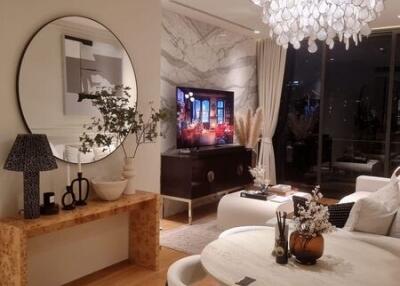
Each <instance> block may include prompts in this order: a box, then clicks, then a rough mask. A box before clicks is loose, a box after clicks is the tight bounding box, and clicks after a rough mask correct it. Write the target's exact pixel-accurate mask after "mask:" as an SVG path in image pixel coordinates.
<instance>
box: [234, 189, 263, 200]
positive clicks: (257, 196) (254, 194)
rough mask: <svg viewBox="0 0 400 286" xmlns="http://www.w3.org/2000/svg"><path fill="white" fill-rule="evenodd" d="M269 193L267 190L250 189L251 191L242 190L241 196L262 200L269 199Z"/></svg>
mask: <svg viewBox="0 0 400 286" xmlns="http://www.w3.org/2000/svg"><path fill="white" fill-rule="evenodd" d="M268 195H269V194H268V192H265V191H253V190H249V191H242V192H240V196H241V197H242V198H248V199H256V200H262V201H266V200H268Z"/></svg>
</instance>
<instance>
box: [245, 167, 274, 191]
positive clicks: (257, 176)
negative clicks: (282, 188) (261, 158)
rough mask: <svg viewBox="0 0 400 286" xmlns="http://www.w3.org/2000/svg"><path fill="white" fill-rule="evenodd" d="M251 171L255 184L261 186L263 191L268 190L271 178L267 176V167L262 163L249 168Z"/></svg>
mask: <svg viewBox="0 0 400 286" xmlns="http://www.w3.org/2000/svg"><path fill="white" fill-rule="evenodd" d="M249 171H250V174H251V176H252V177H253V178H254V185H255V186H256V187H259V188H261V191H263V192H266V191H267V187H268V185H269V183H270V180H268V179H267V178H266V177H265V176H266V172H265V169H264V168H263V167H262V166H261V165H257V166H256V167H254V168H249Z"/></svg>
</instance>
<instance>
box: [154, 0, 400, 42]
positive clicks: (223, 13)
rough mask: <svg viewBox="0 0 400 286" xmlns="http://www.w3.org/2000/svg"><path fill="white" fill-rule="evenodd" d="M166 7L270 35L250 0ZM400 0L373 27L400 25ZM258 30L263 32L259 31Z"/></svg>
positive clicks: (203, 0)
mask: <svg viewBox="0 0 400 286" xmlns="http://www.w3.org/2000/svg"><path fill="white" fill-rule="evenodd" d="M161 1H162V4H163V7H164V8H165V9H168V10H172V11H175V12H177V13H180V14H183V15H187V16H189V17H192V18H195V19H197V20H200V21H204V22H207V23H210V24H214V25H217V26H221V27H223V28H226V29H229V30H234V31H237V32H241V33H245V34H248V35H252V36H255V37H266V36H267V35H268V28H267V26H266V25H265V24H264V23H263V22H262V21H261V9H260V8H259V7H258V6H256V5H254V4H253V3H252V2H251V1H250V0H161ZM398 15H400V0H386V1H385V10H384V12H383V13H382V15H381V16H380V17H379V18H378V19H377V20H376V21H374V22H373V23H372V24H371V27H372V28H387V27H393V26H398V27H400V18H398ZM254 30H258V31H260V32H261V33H260V34H259V35H255V34H254V33H253V31H254Z"/></svg>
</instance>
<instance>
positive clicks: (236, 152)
mask: <svg viewBox="0 0 400 286" xmlns="http://www.w3.org/2000/svg"><path fill="white" fill-rule="evenodd" d="M251 165H252V151H251V150H248V149H245V148H244V147H243V146H237V145H227V146H221V147H202V148H200V149H198V150H192V152H190V153H189V154H182V153H180V152H179V150H173V151H169V152H166V153H164V154H163V155H162V156H161V195H162V199H163V200H164V199H170V200H176V201H181V202H185V203H187V204H188V216H189V223H191V220H192V203H193V201H194V200H196V199H200V198H205V197H207V196H215V195H218V194H223V193H227V192H229V191H233V190H236V189H240V188H242V187H243V186H245V185H247V184H249V183H251V182H252V177H251V175H250V172H249V167H250V166H251Z"/></svg>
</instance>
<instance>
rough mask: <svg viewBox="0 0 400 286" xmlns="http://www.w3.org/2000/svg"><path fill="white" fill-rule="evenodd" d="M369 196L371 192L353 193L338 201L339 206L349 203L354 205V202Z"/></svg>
mask: <svg viewBox="0 0 400 286" xmlns="http://www.w3.org/2000/svg"><path fill="white" fill-rule="evenodd" d="M371 194H372V193H371V192H364V191H359V192H355V193H352V194H350V195H348V196H345V197H344V198H342V199H341V200H340V201H339V204H344V203H351V202H353V203H354V202H356V201H358V200H359V199H362V198H366V197H368V196H370V195H371Z"/></svg>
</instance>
